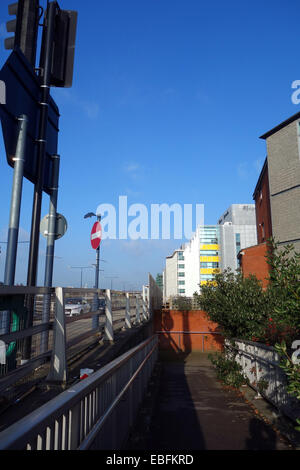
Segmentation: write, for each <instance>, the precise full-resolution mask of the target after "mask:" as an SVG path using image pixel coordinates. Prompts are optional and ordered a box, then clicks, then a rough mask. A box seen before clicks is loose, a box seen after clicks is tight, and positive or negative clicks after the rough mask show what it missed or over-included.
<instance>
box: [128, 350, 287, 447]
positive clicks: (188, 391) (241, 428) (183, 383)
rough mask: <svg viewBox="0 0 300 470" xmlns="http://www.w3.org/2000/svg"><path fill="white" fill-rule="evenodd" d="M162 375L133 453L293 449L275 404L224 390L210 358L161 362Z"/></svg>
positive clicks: (131, 443)
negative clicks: (276, 416) (277, 418)
mask: <svg viewBox="0 0 300 470" xmlns="http://www.w3.org/2000/svg"><path fill="white" fill-rule="evenodd" d="M156 375H157V377H156V379H155V380H153V381H152V389H151V390H150V391H149V392H148V397H147V399H146V402H145V404H144V408H143V409H142V410H141V413H140V416H139V418H138V424H137V428H136V429H135V431H134V432H133V433H132V435H131V438H130V440H129V442H128V444H127V447H126V449H127V450H130V449H139V450H148V451H153V450H156V451H163V452H166V451H169V450H171V451H172V450H173V451H175V450H176V451H178V450H180V451H193V450H194V451H199V450H293V446H292V445H291V443H290V442H289V441H288V440H287V439H286V438H285V437H283V435H281V433H280V432H279V431H278V429H276V427H275V426H274V425H273V424H272V417H273V414H272V413H274V410H272V408H271V407H270V405H269V404H266V402H265V401H264V400H262V401H263V402H264V404H263V407H264V410H261V412H260V411H259V410H258V409H257V408H256V407H254V406H253V404H252V403H253V401H254V400H253V396H254V394H252V397H251V396H249V392H248V397H246V395H244V394H242V393H237V391H234V390H233V389H229V388H224V387H223V386H222V384H221V383H220V382H219V381H218V380H217V378H216V374H215V370H214V368H213V366H212V364H211V362H210V360H209V359H208V355H207V354H203V353H199V354H197V353H192V354H190V355H189V356H188V357H185V358H184V359H182V358H181V359H180V358H177V359H176V360H170V358H169V359H168V358H166V357H164V358H163V360H162V358H161V359H160V370H159V372H156ZM247 388H248V387H247ZM250 395H251V393H250ZM259 402H260V405H259V406H262V404H261V400H259ZM262 412H263V414H262ZM266 416H269V418H270V420H269V421H268V419H267V418H266ZM145 430H146V431H145Z"/></svg>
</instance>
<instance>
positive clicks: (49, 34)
mask: <svg viewBox="0 0 300 470" xmlns="http://www.w3.org/2000/svg"><path fill="white" fill-rule="evenodd" d="M56 8H57V3H56V2H51V3H49V4H48V7H47V14H46V16H45V20H44V36H43V39H45V41H43V48H42V54H41V59H40V69H41V70H42V75H41V80H40V82H41V84H40V88H41V102H40V103H39V104H40V106H41V113H40V120H39V133H38V141H37V145H38V160H37V165H38V168H37V182H36V183H35V185H34V198H33V208H32V220H31V234H30V251H29V261H28V273H27V286H36V281H37V267H38V253H39V235H40V220H41V207H42V194H43V185H44V167H45V155H46V143H47V141H46V139H47V125H48V107H49V98H50V79H51V66H52V51H53V44H54V40H53V39H54V26H55V13H56ZM27 306H28V316H27V325H26V326H27V328H30V327H31V326H32V324H33V309H34V297H33V296H29V298H28V304H27ZM30 354H31V338H28V339H27V340H25V347H24V360H28V359H30Z"/></svg>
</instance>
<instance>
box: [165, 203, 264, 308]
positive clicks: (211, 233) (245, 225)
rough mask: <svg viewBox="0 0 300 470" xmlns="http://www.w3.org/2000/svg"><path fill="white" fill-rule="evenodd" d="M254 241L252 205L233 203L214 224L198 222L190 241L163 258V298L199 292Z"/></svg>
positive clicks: (236, 264)
mask: <svg viewBox="0 0 300 470" xmlns="http://www.w3.org/2000/svg"><path fill="white" fill-rule="evenodd" d="M256 243H257V239H256V225H255V210H254V205H253V204H252V205H251V204H250V205H249V204H248V205H247V204H233V205H232V206H230V208H229V209H228V210H227V211H226V212H225V213H224V214H223V215H222V217H221V218H220V219H219V224H218V225H199V226H198V227H197V229H196V232H195V233H194V235H193V237H192V238H191V240H190V241H189V242H188V243H186V244H185V245H182V246H181V248H180V249H178V250H175V251H174V253H173V254H172V255H171V256H168V257H167V258H166V268H165V271H164V297H165V299H169V298H170V297H175V296H178V295H182V296H187V297H192V296H193V294H194V293H195V292H198V293H199V292H200V290H201V286H203V285H205V284H207V283H208V282H210V281H213V279H214V275H215V274H216V273H218V272H220V271H221V270H223V269H226V268H228V267H230V268H231V269H232V270H233V271H234V270H236V269H237V267H238V261H237V254H238V252H239V251H240V249H241V248H244V247H246V246H250V245H255V244H256Z"/></svg>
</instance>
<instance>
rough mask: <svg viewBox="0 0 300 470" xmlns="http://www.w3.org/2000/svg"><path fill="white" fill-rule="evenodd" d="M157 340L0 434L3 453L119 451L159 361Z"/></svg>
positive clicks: (133, 351)
mask: <svg viewBox="0 0 300 470" xmlns="http://www.w3.org/2000/svg"><path fill="white" fill-rule="evenodd" d="M157 348H158V340H157V336H156V335H154V336H152V337H151V338H149V339H147V340H146V341H144V342H142V343H141V344H139V345H138V346H136V347H135V348H133V349H131V350H130V351H128V352H126V353H125V354H123V355H122V356H120V357H118V358H117V359H115V360H114V361H112V362H111V363H109V364H108V365H106V366H104V367H103V368H102V369H100V370H99V371H96V372H94V373H93V374H92V375H90V376H89V377H87V378H86V379H85V380H83V381H82V382H79V383H77V384H75V385H74V386H73V387H72V388H70V389H68V390H66V391H65V392H63V393H61V394H60V395H58V396H57V397H56V398H55V399H53V400H51V401H50V402H48V403H47V404H45V405H43V406H42V407H41V408H39V409H37V410H35V411H34V412H33V413H31V414H30V415H28V416H26V417H25V418H24V419H22V420H21V421H19V422H17V423H15V424H13V425H12V426H10V427H9V428H7V429H6V430H4V431H3V432H2V433H0V450H9V449H10V450H87V449H89V450H91V449H93V450H100V449H106V450H107V449H120V448H121V447H122V445H123V443H124V442H125V441H126V440H127V438H128V435H129V431H130V428H131V427H132V426H133V425H134V421H135V417H136V415H137V412H138V409H139V406H140V404H141V403H142V400H143V397H144V394H145V391H146V387H147V384H148V381H149V379H150V377H151V375H152V371H153V368H154V365H155V362H156V360H157Z"/></svg>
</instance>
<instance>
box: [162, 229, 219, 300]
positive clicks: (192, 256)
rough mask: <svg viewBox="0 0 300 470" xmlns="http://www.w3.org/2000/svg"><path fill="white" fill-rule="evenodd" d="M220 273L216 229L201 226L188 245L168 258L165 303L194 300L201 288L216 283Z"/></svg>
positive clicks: (165, 278) (165, 277)
mask: <svg viewBox="0 0 300 470" xmlns="http://www.w3.org/2000/svg"><path fill="white" fill-rule="evenodd" d="M218 269H219V243H218V227H217V226H214V225H212V226H209V225H207V226H198V227H197V230H196V232H195V234H194V235H193V237H192V238H191V240H190V242H189V243H186V244H185V245H182V246H181V249H179V250H175V251H174V253H173V254H172V255H171V256H168V257H167V258H166V268H165V276H164V294H165V299H168V298H170V297H175V296H178V295H182V296H187V297H192V296H193V294H194V293H195V292H199V291H200V286H201V285H203V284H206V283H207V282H208V281H210V280H212V279H213V276H214V273H215V272H217V271H218Z"/></svg>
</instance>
